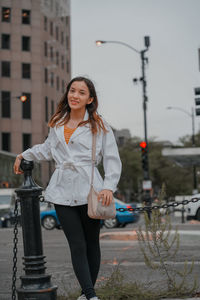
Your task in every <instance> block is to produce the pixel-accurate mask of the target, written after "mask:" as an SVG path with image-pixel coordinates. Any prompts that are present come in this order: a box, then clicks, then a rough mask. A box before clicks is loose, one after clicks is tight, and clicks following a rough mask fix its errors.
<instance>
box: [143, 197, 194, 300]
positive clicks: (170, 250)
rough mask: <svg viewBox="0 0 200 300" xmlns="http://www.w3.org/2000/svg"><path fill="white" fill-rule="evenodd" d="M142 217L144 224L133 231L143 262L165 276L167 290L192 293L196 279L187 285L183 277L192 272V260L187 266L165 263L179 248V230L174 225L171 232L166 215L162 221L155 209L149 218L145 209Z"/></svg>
mask: <svg viewBox="0 0 200 300" xmlns="http://www.w3.org/2000/svg"><path fill="white" fill-rule="evenodd" d="M163 196H164V195H162V196H161V198H160V199H162V197H163ZM161 201H162V200H160V202H161ZM144 219H145V225H144V227H145V228H144V230H142V227H140V228H139V230H138V231H137V235H138V240H139V243H140V249H141V251H142V253H143V256H144V261H145V264H146V266H147V267H149V268H150V269H152V270H159V271H160V272H161V274H163V277H164V278H166V279H167V281H166V282H167V291H166V292H167V293H170V294H172V295H181V296H184V295H188V294H192V293H193V292H194V291H195V289H196V288H197V282H196V280H194V281H193V285H192V286H191V285H189V284H188V282H187V278H188V275H190V274H191V273H192V271H193V265H194V264H193V263H192V265H191V266H189V265H188V263H187V261H186V262H185V263H184V267H183V270H182V271H178V270H177V269H176V267H175V264H173V263H171V264H169V263H168V262H169V261H171V262H174V263H175V261H176V258H177V253H178V250H179V233H178V230H177V228H176V229H175V232H174V233H173V234H172V225H171V220H170V217H169V216H168V215H166V216H165V221H164V222H163V218H162V214H161V213H160V211H159V210H158V209H155V210H153V211H152V214H151V219H149V218H148V216H147V214H146V213H145V214H144Z"/></svg>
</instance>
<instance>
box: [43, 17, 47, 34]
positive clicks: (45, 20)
mask: <svg viewBox="0 0 200 300" xmlns="http://www.w3.org/2000/svg"><path fill="white" fill-rule="evenodd" d="M44 30H45V31H47V17H46V16H44Z"/></svg>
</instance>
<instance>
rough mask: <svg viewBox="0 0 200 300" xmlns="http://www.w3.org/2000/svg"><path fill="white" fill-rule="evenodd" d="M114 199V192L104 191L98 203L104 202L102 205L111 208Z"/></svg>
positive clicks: (100, 194) (99, 196)
mask: <svg viewBox="0 0 200 300" xmlns="http://www.w3.org/2000/svg"><path fill="white" fill-rule="evenodd" d="M112 199H113V192H112V191H111V190H102V191H101V192H100V193H99V195H98V201H102V205H106V206H109V205H110V204H111V202H112Z"/></svg>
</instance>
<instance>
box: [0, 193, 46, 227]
mask: <svg viewBox="0 0 200 300" xmlns="http://www.w3.org/2000/svg"><path fill="white" fill-rule="evenodd" d="M15 199H16V193H15V189H0V227H3V228H6V227H13V226H14V223H15V217H14V206H15ZM49 205H50V204H49V203H47V202H40V211H44V210H45V211H46V210H48V209H49ZM18 225H19V226H20V225H21V210H20V203H19V204H18Z"/></svg>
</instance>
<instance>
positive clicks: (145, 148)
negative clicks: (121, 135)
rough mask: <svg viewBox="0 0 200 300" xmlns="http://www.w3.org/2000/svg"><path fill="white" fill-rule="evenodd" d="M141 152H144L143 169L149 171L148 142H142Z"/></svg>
mask: <svg viewBox="0 0 200 300" xmlns="http://www.w3.org/2000/svg"><path fill="white" fill-rule="evenodd" d="M140 148H141V154H142V169H143V171H144V172H148V152H147V151H148V150H147V143H146V142H141V143H140Z"/></svg>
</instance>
